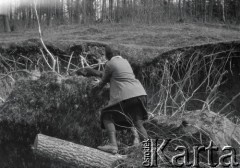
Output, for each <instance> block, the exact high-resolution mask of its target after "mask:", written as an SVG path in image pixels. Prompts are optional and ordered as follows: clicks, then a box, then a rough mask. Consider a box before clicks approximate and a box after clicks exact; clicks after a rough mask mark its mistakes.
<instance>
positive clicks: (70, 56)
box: [67, 52, 74, 73]
mask: <svg viewBox="0 0 240 168" xmlns="http://www.w3.org/2000/svg"><path fill="white" fill-rule="evenodd" d="M73 54H74V52H72V54H71V56H70V59H69V62H68V66H67V73H68V71H69V67H70V64H71V61H72V57H73Z"/></svg>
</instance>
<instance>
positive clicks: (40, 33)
mask: <svg viewBox="0 0 240 168" xmlns="http://www.w3.org/2000/svg"><path fill="white" fill-rule="evenodd" d="M34 10H35V14H36V18H37V23H38V32H39V37H40V41H41V43H42V46H43V48H44V49H45V50H46V51H47V53H48V54H49V55H50V57H51V59H52V62H53V66H52V68H51V69H52V70H53V71H55V69H56V59H55V58H54V56H53V54H52V53H51V52H50V51H49V50H48V49H47V47H46V45H45V43H44V41H43V38H42V31H41V25H40V21H39V17H38V12H37V3H36V1H34ZM45 60H46V59H45Z"/></svg>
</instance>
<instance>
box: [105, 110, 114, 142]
mask: <svg viewBox="0 0 240 168" xmlns="http://www.w3.org/2000/svg"><path fill="white" fill-rule="evenodd" d="M103 124H104V127H105V128H106V130H107V133H108V137H109V139H110V144H112V145H114V146H117V140H116V129H115V125H114V123H113V120H112V116H111V114H105V115H104V116H103Z"/></svg>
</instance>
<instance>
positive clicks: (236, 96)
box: [218, 92, 240, 114]
mask: <svg viewBox="0 0 240 168" xmlns="http://www.w3.org/2000/svg"><path fill="white" fill-rule="evenodd" d="M239 96H240V92H239V93H238V94H236V95H235V96H234V97H233V98H232V100H231V101H230V102H228V103H227V104H226V105H225V106H224V107H223V108H222V109H221V110H220V111H219V112H218V113H219V114H220V113H221V112H222V111H223V110H224V109H225V108H227V107H228V106H229V105H230V104H231V103H232V102H233V101H234V100H235V99H236V98H238V97H239Z"/></svg>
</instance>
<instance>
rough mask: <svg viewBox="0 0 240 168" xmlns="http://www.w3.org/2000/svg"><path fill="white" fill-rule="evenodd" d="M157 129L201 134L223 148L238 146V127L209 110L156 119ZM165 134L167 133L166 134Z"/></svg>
mask: <svg viewBox="0 0 240 168" xmlns="http://www.w3.org/2000/svg"><path fill="white" fill-rule="evenodd" d="M155 120H156V121H157V125H158V126H159V129H163V128H162V127H167V128H175V129H177V128H178V129H177V130H178V131H179V130H181V131H179V132H182V134H184V133H188V134H192V135H194V134H196V133H199V132H201V133H202V134H205V135H206V136H207V137H209V138H210V139H211V140H213V142H214V143H215V145H217V146H219V147H221V148H223V147H224V146H226V145H230V146H235V147H237V148H238V147H239V146H240V126H239V125H237V124H235V123H233V122H232V121H231V120H229V119H228V118H227V117H226V116H221V115H220V114H217V113H215V112H213V111H209V110H195V111H189V112H183V113H178V114H176V115H174V116H172V117H164V116H159V117H156V118H155ZM166 134H167V133H166Z"/></svg>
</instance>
